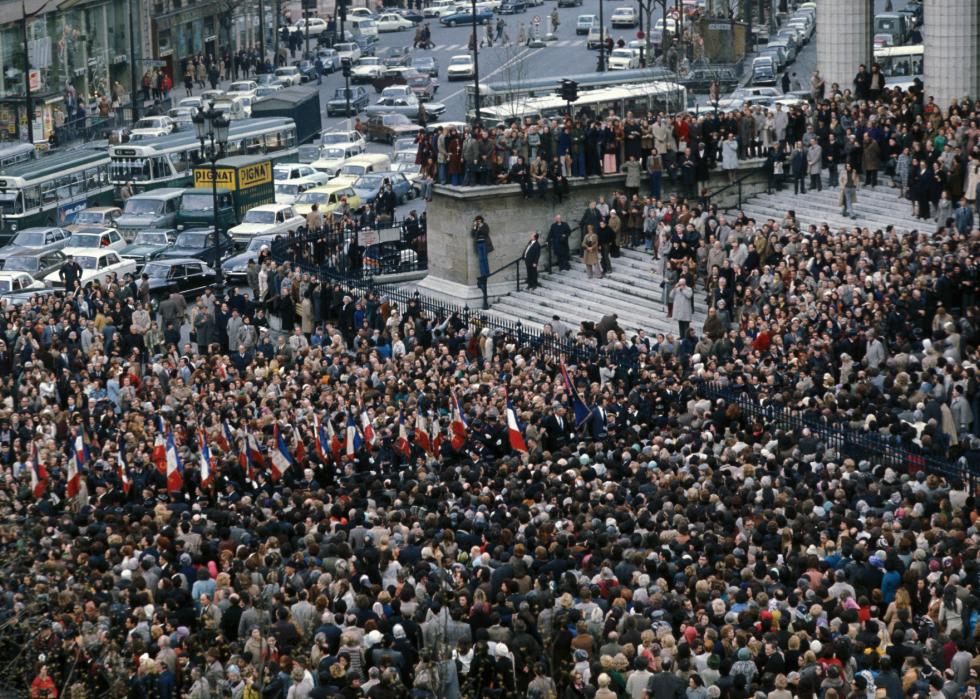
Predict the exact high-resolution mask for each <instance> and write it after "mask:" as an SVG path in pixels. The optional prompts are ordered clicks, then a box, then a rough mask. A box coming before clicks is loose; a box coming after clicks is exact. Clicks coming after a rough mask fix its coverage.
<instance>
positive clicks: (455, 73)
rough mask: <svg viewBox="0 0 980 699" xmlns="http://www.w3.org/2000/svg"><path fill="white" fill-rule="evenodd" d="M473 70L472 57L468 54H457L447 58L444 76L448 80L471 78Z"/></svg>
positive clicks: (474, 69)
mask: <svg viewBox="0 0 980 699" xmlns="http://www.w3.org/2000/svg"><path fill="white" fill-rule="evenodd" d="M475 71H476V68H475V67H474V66H473V57H472V56H470V55H469V54H459V55H457V56H453V57H452V58H450V59H449V65H448V66H446V78H448V79H449V80H465V79H466V78H472V77H473V74H474V72H475Z"/></svg>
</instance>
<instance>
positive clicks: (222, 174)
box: [194, 167, 235, 190]
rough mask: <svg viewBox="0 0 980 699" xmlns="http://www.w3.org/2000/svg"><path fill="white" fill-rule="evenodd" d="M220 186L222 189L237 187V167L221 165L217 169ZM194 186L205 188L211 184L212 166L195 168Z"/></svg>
mask: <svg viewBox="0 0 980 699" xmlns="http://www.w3.org/2000/svg"><path fill="white" fill-rule="evenodd" d="M217 174H218V186H219V187H221V188H222V189H227V190H234V189H235V169H234V168H230V167H219V168H218V169H217ZM194 186H195V187H200V188H202V189H203V188H205V187H210V186H211V168H209V167H199V168H197V169H196V170H194Z"/></svg>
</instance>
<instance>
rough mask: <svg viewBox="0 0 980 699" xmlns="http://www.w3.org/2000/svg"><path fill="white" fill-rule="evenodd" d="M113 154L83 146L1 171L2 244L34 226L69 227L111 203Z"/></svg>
mask: <svg viewBox="0 0 980 699" xmlns="http://www.w3.org/2000/svg"><path fill="white" fill-rule="evenodd" d="M113 198H114V192H113V187H112V183H111V182H110V181H109V156H108V154H107V153H106V152H105V151H100V150H95V149H87V148H82V149H78V150H73V151H67V152H64V153H54V154H51V155H45V156H42V157H40V158H37V159H36V160H27V161H24V162H19V163H14V164H12V165H8V166H6V167H4V168H3V169H2V170H0V244H6V243H7V242H8V241H9V239H10V238H11V237H13V235H14V234H15V233H16V232H17V231H19V230H23V229H25V228H31V227H32V226H66V225H68V224H70V223H73V222H74V220H75V215H76V214H77V213H78V212H79V211H81V210H82V209H84V208H86V207H89V206H103V205H106V204H111V203H112V200H113Z"/></svg>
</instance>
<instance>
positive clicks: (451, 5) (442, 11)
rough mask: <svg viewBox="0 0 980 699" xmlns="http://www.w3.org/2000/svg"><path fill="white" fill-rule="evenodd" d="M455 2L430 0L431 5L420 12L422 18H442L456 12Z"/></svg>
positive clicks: (454, 0) (451, 0)
mask: <svg viewBox="0 0 980 699" xmlns="http://www.w3.org/2000/svg"><path fill="white" fill-rule="evenodd" d="M457 4H458V3H457V2H456V0H432V4H431V5H429V6H428V7H426V8H425V9H424V10H422V16H423V17H436V18H438V17H442V16H443V15H448V14H451V13H453V12H455V11H456V5H457Z"/></svg>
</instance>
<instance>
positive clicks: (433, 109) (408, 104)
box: [364, 94, 446, 120]
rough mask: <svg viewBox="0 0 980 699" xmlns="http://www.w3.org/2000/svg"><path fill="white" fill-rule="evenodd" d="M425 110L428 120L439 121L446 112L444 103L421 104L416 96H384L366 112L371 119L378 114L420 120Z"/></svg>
mask: <svg viewBox="0 0 980 699" xmlns="http://www.w3.org/2000/svg"><path fill="white" fill-rule="evenodd" d="M420 109H421V110H424V112H425V117H426V119H438V118H439V117H440V116H441V115H442V114H443V112H445V111H446V105H444V104H443V103H442V102H420V101H419V98H418V97H416V96H415V95H414V94H409V95H401V96H398V97H384V96H382V97H381V99H379V100H378V101H377V102H375V103H374V104H372V105H370V106H369V107H368V108H367V109H365V110H364V112H365V113H366V114H367V115H368V116H369V117H370V116H374V115H376V114H404V115H405V116H407V117H408V118H410V119H416V120H418V119H419V112H420Z"/></svg>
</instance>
